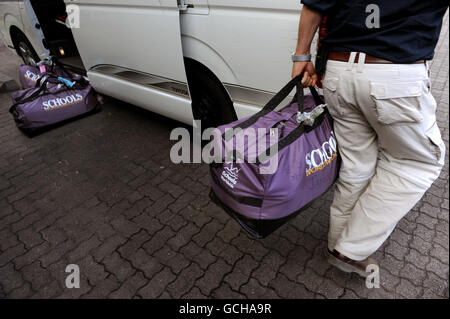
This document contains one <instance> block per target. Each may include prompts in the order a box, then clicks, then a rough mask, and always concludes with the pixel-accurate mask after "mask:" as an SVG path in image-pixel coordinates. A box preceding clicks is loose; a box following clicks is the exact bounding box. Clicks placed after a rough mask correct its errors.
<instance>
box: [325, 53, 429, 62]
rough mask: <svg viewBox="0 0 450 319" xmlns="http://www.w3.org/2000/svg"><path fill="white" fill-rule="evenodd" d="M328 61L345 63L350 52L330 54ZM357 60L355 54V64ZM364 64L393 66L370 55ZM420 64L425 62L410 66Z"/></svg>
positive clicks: (357, 56) (357, 57)
mask: <svg viewBox="0 0 450 319" xmlns="http://www.w3.org/2000/svg"><path fill="white" fill-rule="evenodd" d="M328 59H329V60H333V61H342V62H347V61H348V60H349V59H350V52H330V54H329V56H328ZM358 59H359V53H357V54H356V59H355V62H358ZM366 63H378V64H393V62H391V61H388V60H384V59H380V58H376V57H374V56H370V55H366ZM420 63H425V60H419V61H416V62H413V63H411V64H420Z"/></svg>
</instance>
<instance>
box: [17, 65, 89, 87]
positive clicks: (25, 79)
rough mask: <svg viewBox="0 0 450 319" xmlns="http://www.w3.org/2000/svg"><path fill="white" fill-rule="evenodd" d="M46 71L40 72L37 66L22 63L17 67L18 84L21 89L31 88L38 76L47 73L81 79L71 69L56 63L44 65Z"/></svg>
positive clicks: (76, 79)
mask: <svg viewBox="0 0 450 319" xmlns="http://www.w3.org/2000/svg"><path fill="white" fill-rule="evenodd" d="M45 68H46V72H44V73H41V71H40V70H39V67H37V66H32V65H26V64H23V65H21V66H20V68H19V79H20V84H21V85H22V88H23V89H28V88H33V87H35V86H36V83H37V82H38V81H39V79H40V78H42V77H43V76H44V77H45V76H47V75H49V74H53V75H55V76H61V77H64V78H66V79H70V80H74V81H79V80H81V78H82V76H81V75H78V74H75V73H73V72H71V71H68V70H66V69H64V68H63V67H61V66H58V65H45Z"/></svg>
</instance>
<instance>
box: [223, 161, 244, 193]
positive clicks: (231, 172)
mask: <svg viewBox="0 0 450 319" xmlns="http://www.w3.org/2000/svg"><path fill="white" fill-rule="evenodd" d="M239 172H240V169H238V168H237V167H234V165H233V163H226V164H225V166H224V169H223V171H222V176H221V178H222V180H223V181H224V182H225V183H226V184H227V185H228V186H229V187H231V188H234V186H236V184H237V182H238V179H239Z"/></svg>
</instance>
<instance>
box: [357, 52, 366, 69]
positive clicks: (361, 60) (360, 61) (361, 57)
mask: <svg viewBox="0 0 450 319" xmlns="http://www.w3.org/2000/svg"><path fill="white" fill-rule="evenodd" d="M364 63H366V54H365V53H362V52H360V53H359V58H358V73H362V72H363V70H364Z"/></svg>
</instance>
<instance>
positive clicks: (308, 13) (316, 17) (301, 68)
mask: <svg viewBox="0 0 450 319" xmlns="http://www.w3.org/2000/svg"><path fill="white" fill-rule="evenodd" d="M321 22H322V14H321V13H320V12H318V11H315V10H312V9H310V8H308V7H307V6H306V5H304V6H303V9H302V14H301V17H300V23H299V28H298V42H297V49H296V50H295V54H296V55H306V54H309V53H310V51H311V42H312V40H313V38H314V35H315V34H316V31H317V29H318V28H319V25H320V23H321ZM303 72H304V73H305V74H304V77H303V79H302V84H303V86H314V85H316V83H317V74H316V70H315V69H314V65H313V63H312V62H294V67H293V68H292V77H293V78H294V77H296V76H298V75H300V74H301V73H303Z"/></svg>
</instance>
